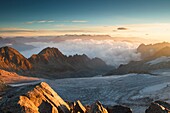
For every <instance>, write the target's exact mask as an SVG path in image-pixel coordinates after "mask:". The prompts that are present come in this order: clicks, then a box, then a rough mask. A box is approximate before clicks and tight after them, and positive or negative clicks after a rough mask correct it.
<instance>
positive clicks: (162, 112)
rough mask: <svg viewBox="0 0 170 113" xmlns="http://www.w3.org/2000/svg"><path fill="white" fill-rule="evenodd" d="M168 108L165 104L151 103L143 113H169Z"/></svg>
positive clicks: (160, 102)
mask: <svg viewBox="0 0 170 113" xmlns="http://www.w3.org/2000/svg"><path fill="white" fill-rule="evenodd" d="M169 108H170V106H169V104H168V103H166V102H162V101H155V102H153V103H151V105H150V106H149V108H148V109H146V111H145V113H169V112H170V110H169Z"/></svg>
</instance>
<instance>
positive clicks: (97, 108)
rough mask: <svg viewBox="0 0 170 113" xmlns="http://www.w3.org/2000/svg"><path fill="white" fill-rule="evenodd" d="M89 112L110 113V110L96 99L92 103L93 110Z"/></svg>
mask: <svg viewBox="0 0 170 113" xmlns="http://www.w3.org/2000/svg"><path fill="white" fill-rule="evenodd" d="M89 113H108V112H107V110H106V109H105V108H104V107H103V105H102V104H101V103H100V102H99V101H96V102H95V103H93V104H92V105H91V110H90V112H89Z"/></svg>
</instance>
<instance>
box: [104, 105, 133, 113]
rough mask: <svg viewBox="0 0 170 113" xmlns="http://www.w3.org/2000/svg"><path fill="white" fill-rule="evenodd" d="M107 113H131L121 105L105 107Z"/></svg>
mask: <svg viewBox="0 0 170 113" xmlns="http://www.w3.org/2000/svg"><path fill="white" fill-rule="evenodd" d="M107 111H108V113H132V110H131V109H130V108H128V107H125V106H122V105H115V106H111V107H107Z"/></svg>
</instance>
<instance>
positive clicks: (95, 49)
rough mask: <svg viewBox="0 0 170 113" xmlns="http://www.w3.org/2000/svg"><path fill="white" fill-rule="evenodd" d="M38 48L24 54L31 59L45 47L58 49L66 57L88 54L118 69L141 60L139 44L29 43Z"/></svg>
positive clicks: (109, 42)
mask: <svg viewBox="0 0 170 113" xmlns="http://www.w3.org/2000/svg"><path fill="white" fill-rule="evenodd" d="M29 44H31V45H34V46H37V48H36V49H34V50H32V51H25V52H24V53H23V54H24V55H26V56H27V57H29V56H30V55H31V54H33V53H38V52H39V51H41V50H42V49H44V48H45V47H56V48H58V49H59V50H60V51H61V52H62V53H63V54H65V55H74V54H86V55H87V56H89V57H90V58H94V57H99V58H101V59H103V60H104V61H105V62H106V63H107V64H110V65H113V66H115V67H118V66H119V65H120V64H126V63H128V62H129V61H131V60H139V59H140V54H138V53H136V48H137V47H138V45H139V44H138V43H136V44H134V43H133V44H132V43H129V42H117V41H113V40H93V39H91V40H82V39H74V40H66V41H63V42H59V43H53V42H50V43H43V42H36V43H29Z"/></svg>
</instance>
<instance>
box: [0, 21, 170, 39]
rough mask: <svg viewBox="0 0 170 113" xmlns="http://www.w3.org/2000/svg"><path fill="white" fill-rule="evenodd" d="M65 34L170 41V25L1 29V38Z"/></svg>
mask: <svg viewBox="0 0 170 113" xmlns="http://www.w3.org/2000/svg"><path fill="white" fill-rule="evenodd" d="M65 34H77V35H81V34H91V35H110V36H112V37H136V38H144V39H151V40H161V41H170V23H155V24H129V25H117V26H90V25H89V26H88V25H84V26H65V25H63V26H60V27H59V28H57V29H55V28H53V29H24V28H0V36H2V37H14V36H27V37H28V36H57V35H65Z"/></svg>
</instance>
